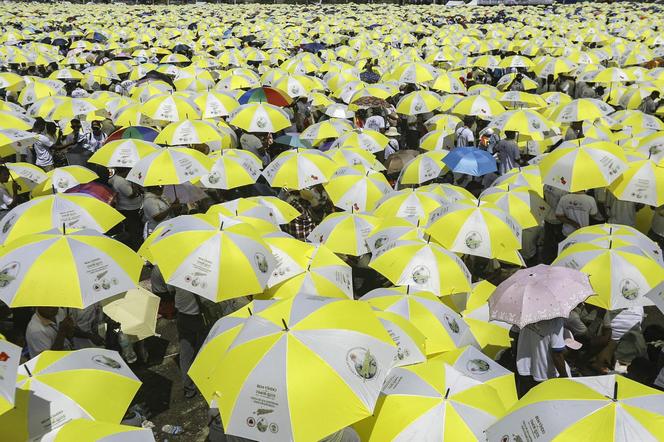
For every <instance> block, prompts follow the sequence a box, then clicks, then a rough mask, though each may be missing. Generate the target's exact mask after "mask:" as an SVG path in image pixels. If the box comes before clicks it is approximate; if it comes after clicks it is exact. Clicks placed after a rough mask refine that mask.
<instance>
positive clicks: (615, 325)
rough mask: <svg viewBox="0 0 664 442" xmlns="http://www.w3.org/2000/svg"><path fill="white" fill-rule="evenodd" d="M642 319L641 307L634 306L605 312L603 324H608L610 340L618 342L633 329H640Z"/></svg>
mask: <svg viewBox="0 0 664 442" xmlns="http://www.w3.org/2000/svg"><path fill="white" fill-rule="evenodd" d="M643 318H644V311H643V307H641V306H636V307H629V308H626V309H621V310H611V311H609V312H607V314H606V316H605V317H604V321H605V322H604V323H605V324H607V323H608V324H610V325H609V326H610V327H611V339H612V340H614V341H619V340H620V339H621V338H622V337H623V336H624V335H625V334H626V333H627V332H629V331H630V330H632V329H634V328H638V329H640V328H641V323H642V322H643Z"/></svg>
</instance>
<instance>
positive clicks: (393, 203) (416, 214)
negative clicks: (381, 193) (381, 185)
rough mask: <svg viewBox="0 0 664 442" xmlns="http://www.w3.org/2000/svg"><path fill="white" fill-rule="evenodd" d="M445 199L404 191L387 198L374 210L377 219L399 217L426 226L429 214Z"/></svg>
mask: <svg viewBox="0 0 664 442" xmlns="http://www.w3.org/2000/svg"><path fill="white" fill-rule="evenodd" d="M442 203H443V198H442V197H441V196H439V195H436V194H435V193H431V192H425V191H419V190H417V189H403V190H399V191H397V192H393V193H392V194H390V195H387V196H385V198H383V200H382V201H380V202H379V203H378V207H377V208H376V210H374V215H375V216H377V217H383V218H384V217H399V218H405V219H407V220H409V221H410V222H411V223H412V224H418V223H419V224H422V225H424V223H425V221H426V220H427V218H428V216H429V214H430V213H431V212H433V211H434V210H435V209H437V208H438V207H440V205H441V204H442Z"/></svg>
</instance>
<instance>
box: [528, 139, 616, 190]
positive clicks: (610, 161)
mask: <svg viewBox="0 0 664 442" xmlns="http://www.w3.org/2000/svg"><path fill="white" fill-rule="evenodd" d="M539 167H540V171H541V174H542V182H543V183H544V184H548V185H550V186H553V187H557V188H559V189H562V190H566V191H568V192H578V191H580V190H587V189H593V188H597V187H605V186H608V185H610V184H611V183H613V182H614V181H615V180H616V179H618V177H619V176H620V175H621V174H622V173H623V172H625V171H626V170H627V161H626V158H625V154H624V153H623V150H622V149H621V148H620V147H619V146H617V145H615V144H613V143H608V142H604V141H598V142H594V143H590V144H582V145H580V146H578V147H560V148H558V149H556V150H555V151H553V152H551V153H549V154H547V155H545V156H544V158H542V161H541V162H540V163H539Z"/></svg>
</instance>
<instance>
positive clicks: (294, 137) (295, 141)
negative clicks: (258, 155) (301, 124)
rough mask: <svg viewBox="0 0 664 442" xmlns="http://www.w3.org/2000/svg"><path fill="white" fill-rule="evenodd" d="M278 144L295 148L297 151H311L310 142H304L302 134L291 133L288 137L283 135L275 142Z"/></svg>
mask: <svg viewBox="0 0 664 442" xmlns="http://www.w3.org/2000/svg"><path fill="white" fill-rule="evenodd" d="M274 142H275V143H277V144H283V145H284V146H290V147H294V148H296V149H311V147H312V146H311V142H309V141H308V140H303V139H302V138H300V134H299V133H297V132H289V133H287V134H286V135H281V136H280V137H277V138H276V139H275V140H274Z"/></svg>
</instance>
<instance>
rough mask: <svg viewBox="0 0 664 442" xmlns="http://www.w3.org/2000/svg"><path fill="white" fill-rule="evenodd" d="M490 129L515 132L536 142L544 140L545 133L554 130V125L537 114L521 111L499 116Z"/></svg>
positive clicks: (492, 122) (492, 121)
mask: <svg viewBox="0 0 664 442" xmlns="http://www.w3.org/2000/svg"><path fill="white" fill-rule="evenodd" d="M489 127H493V128H495V129H498V130H500V131H502V132H505V131H513V132H518V133H519V134H523V135H529V136H530V137H531V138H532V139H534V140H543V139H544V138H545V132H547V131H550V130H552V129H553V127H554V124H553V123H552V122H551V121H549V120H547V119H546V118H544V117H543V116H542V115H540V114H538V113H537V112H534V111H530V110H523V109H519V110H513V111H507V112H504V113H502V114H500V115H498V116H497V117H496V118H494V119H492V120H491V122H490V123H489Z"/></svg>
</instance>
